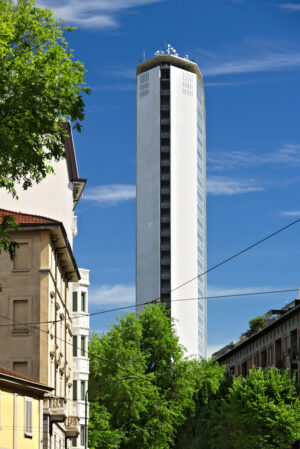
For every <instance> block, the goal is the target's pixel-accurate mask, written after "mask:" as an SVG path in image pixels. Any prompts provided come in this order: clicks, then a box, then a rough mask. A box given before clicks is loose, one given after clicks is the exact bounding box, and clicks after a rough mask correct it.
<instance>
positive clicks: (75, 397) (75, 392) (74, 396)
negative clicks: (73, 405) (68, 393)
mask: <svg viewBox="0 0 300 449" xmlns="http://www.w3.org/2000/svg"><path fill="white" fill-rule="evenodd" d="M73 400H74V401H77V380H73Z"/></svg>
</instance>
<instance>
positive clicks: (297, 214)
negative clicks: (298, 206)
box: [281, 210, 300, 218]
mask: <svg viewBox="0 0 300 449" xmlns="http://www.w3.org/2000/svg"><path fill="white" fill-rule="evenodd" d="M281 215H285V216H286V217H298V218H300V210H292V211H289V212H282V214H281Z"/></svg>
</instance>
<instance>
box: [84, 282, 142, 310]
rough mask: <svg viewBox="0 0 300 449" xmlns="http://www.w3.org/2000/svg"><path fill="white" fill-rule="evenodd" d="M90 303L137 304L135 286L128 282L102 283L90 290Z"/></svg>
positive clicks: (97, 304) (96, 304)
mask: <svg viewBox="0 0 300 449" xmlns="http://www.w3.org/2000/svg"><path fill="white" fill-rule="evenodd" d="M89 304H90V305H93V306H101V305H105V306H106V305H110V306H118V305H119V306H120V307H122V306H131V305H134V304H135V286H134V285H130V284H129V285H127V284H116V285H101V286H99V287H91V288H90V290H89Z"/></svg>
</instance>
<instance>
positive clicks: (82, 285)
mask: <svg viewBox="0 0 300 449" xmlns="http://www.w3.org/2000/svg"><path fill="white" fill-rule="evenodd" d="M79 273H80V281H79V282H77V283H74V284H72V289H73V295H72V312H71V319H72V323H73V327H72V333H73V400H74V402H73V412H74V415H76V416H78V417H79V425H80V435H79V436H78V437H77V438H76V437H75V438H73V440H72V446H73V447H75V448H77V449H79V448H82V447H84V438H85V402H84V399H85V397H84V396H85V392H86V390H87V388H88V381H89V357H88V336H89V330H90V321H89V315H88V287H89V285H90V282H89V273H90V272H89V270H84V269H82V268H80V269H79Z"/></svg>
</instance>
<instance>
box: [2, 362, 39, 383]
mask: <svg viewBox="0 0 300 449" xmlns="http://www.w3.org/2000/svg"><path fill="white" fill-rule="evenodd" d="M1 374H6V375H8V376H13V377H17V378H18V379H24V380H28V381H30V382H35V383H37V384H40V382H38V381H37V380H34V379H31V378H30V377H27V376H24V375H23V374H20V373H17V372H16V371H12V370H11V369H8V368H6V367H5V366H2V365H0V376H1Z"/></svg>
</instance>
